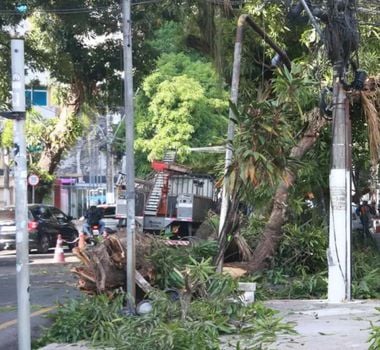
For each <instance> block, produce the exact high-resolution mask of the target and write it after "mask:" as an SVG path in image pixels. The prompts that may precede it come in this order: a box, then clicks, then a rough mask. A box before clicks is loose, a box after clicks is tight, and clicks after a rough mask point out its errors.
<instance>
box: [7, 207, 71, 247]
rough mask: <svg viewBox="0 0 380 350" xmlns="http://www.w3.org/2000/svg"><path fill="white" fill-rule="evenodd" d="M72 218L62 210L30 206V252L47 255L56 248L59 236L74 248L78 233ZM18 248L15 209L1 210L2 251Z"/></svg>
mask: <svg viewBox="0 0 380 350" xmlns="http://www.w3.org/2000/svg"><path fill="white" fill-rule="evenodd" d="M72 219H73V218H72V217H71V216H68V215H66V214H65V213H64V212H62V211H61V210H60V209H58V208H55V207H53V206H50V205H44V204H30V205H28V233H29V250H32V249H37V251H38V252H39V253H47V252H48V250H49V248H52V247H55V245H56V242H57V236H58V234H61V235H62V238H63V240H64V241H66V242H68V245H69V247H70V248H73V247H74V245H75V243H70V242H73V241H75V239H76V238H77V237H78V231H77V229H76V228H75V225H74V224H73V222H72ZM15 248H16V222H15V207H14V206H9V207H5V208H3V209H0V250H1V249H15Z"/></svg>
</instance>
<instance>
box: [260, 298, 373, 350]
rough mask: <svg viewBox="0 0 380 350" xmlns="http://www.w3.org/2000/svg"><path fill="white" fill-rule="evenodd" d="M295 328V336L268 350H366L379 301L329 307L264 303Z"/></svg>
mask: <svg viewBox="0 0 380 350" xmlns="http://www.w3.org/2000/svg"><path fill="white" fill-rule="evenodd" d="M265 304H266V305H267V306H268V307H270V308H272V309H276V310H279V311H280V315H281V316H283V317H284V320H285V321H287V322H292V323H294V324H295V330H296V331H297V332H298V335H291V336H281V337H279V338H278V340H277V342H276V343H274V344H273V345H272V346H271V347H270V349H271V350H283V349H305V350H342V349H358V350H366V349H368V347H369V343H368V342H367V341H368V338H369V335H370V327H371V324H370V322H373V323H376V324H377V325H379V324H380V312H379V311H376V309H375V308H376V307H380V300H357V301H352V302H347V303H341V304H329V303H327V302H326V301H325V300H272V301H268V302H266V303H265Z"/></svg>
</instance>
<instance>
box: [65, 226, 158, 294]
mask: <svg viewBox="0 0 380 350" xmlns="http://www.w3.org/2000/svg"><path fill="white" fill-rule="evenodd" d="M153 239H154V238H152V237H151V236H149V235H140V234H137V235H136V269H137V272H138V273H137V277H138V278H137V279H136V282H137V284H138V285H139V286H140V288H141V289H142V290H143V291H144V292H149V291H150V288H149V287H150V285H149V283H148V281H146V279H148V280H150V279H151V278H152V275H153V267H152V265H151V264H150V263H149V261H147V260H146V257H147V256H149V255H150V249H151V245H152V240H153ZM73 253H74V254H75V255H76V256H77V257H78V258H79V260H80V261H81V262H82V263H83V266H79V267H75V268H73V269H71V272H72V273H74V274H75V275H76V276H77V277H78V278H79V280H78V287H79V289H80V290H82V291H83V292H85V293H87V294H100V293H107V294H110V293H113V291H114V290H115V289H117V288H125V281H126V238H125V234H124V232H120V233H118V234H114V235H110V236H109V237H108V238H107V239H105V240H104V241H103V242H102V243H101V244H98V245H96V246H86V247H85V248H82V249H80V248H78V247H76V248H74V249H73Z"/></svg>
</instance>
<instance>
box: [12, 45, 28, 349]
mask: <svg viewBox="0 0 380 350" xmlns="http://www.w3.org/2000/svg"><path fill="white" fill-rule="evenodd" d="M11 50H12V55H11V56H12V109H13V112H19V115H20V116H23V117H21V118H18V119H16V120H15V122H14V144H15V146H14V149H15V155H14V160H15V197H16V271H17V272H16V273H17V330H18V348H19V350H29V349H30V348H31V337H30V300H29V299H30V293H29V287H30V285H29V241H28V230H27V228H28V206H27V180H26V178H27V168H26V142H25V119H24V117H25V74H24V69H25V67H24V40H23V39H12V40H11Z"/></svg>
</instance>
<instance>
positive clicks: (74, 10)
mask: <svg viewBox="0 0 380 350" xmlns="http://www.w3.org/2000/svg"><path fill="white" fill-rule="evenodd" d="M161 1H163V0H135V1H133V2H132V6H134V5H145V4H154V3H159V2H161ZM235 1H236V0H235ZM110 8H111V7H110V6H99V7H70V8H62V9H43V10H42V9H34V10H33V12H35V13H53V14H59V15H68V14H80V13H90V12H94V11H103V10H108V9H110ZM0 14H5V15H23V14H22V13H20V12H19V11H17V10H0Z"/></svg>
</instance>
